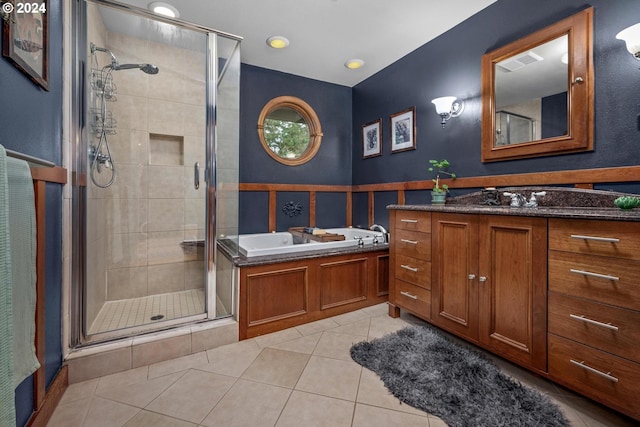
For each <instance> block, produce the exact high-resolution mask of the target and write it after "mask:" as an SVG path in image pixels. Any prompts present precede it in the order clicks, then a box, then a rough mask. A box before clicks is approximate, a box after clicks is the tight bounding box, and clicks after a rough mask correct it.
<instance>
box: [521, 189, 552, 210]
mask: <svg viewBox="0 0 640 427" xmlns="http://www.w3.org/2000/svg"><path fill="white" fill-rule="evenodd" d="M546 194H547V192H546V191H538V192H537V193H536V192H535V191H533V192H531V197H529V201H528V202H527V203H525V204H524V207H525V208H537V207H538V200H537V199H536V197H542V196H544V195H546Z"/></svg>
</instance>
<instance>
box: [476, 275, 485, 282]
mask: <svg viewBox="0 0 640 427" xmlns="http://www.w3.org/2000/svg"><path fill="white" fill-rule="evenodd" d="M478 280H480V281H481V282H486V281H487V278H486V277H484V276H480V278H479V279H478Z"/></svg>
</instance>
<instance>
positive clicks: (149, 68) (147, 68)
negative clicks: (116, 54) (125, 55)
mask: <svg viewBox="0 0 640 427" xmlns="http://www.w3.org/2000/svg"><path fill="white" fill-rule="evenodd" d="M111 68H112V69H113V70H114V71H119V70H133V69H136V68H139V69H140V70H142V71H143V72H145V73H147V74H158V71H160V69H159V68H158V67H156V66H155V65H151V64H118V63H115V64H111Z"/></svg>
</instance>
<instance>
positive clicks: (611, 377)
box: [569, 359, 618, 383]
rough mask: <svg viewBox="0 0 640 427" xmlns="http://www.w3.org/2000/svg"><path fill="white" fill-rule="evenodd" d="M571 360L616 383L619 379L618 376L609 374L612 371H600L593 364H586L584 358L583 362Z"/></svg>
mask: <svg viewBox="0 0 640 427" xmlns="http://www.w3.org/2000/svg"><path fill="white" fill-rule="evenodd" d="M569 361H570V362H571V363H573V364H574V365H576V366H579V367H581V368H582V369H586V370H587V371H589V372H593V373H594V374H597V375H600V376H601V377H605V378H606V379H608V380H610V381H613V382H614V383H617V382H618V379H617V378H616V377H614V376H613V375H609V374H611V371H609V372H607V373H604V372H602V371H599V370H597V369H596V368H592V367H591V366H589V365H587V364H585V363H584V360H583V361H582V362H578V361H577V360H573V359H569Z"/></svg>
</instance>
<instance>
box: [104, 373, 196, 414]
mask: <svg viewBox="0 0 640 427" xmlns="http://www.w3.org/2000/svg"><path fill="white" fill-rule="evenodd" d="M183 375H184V372H178V373H174V374H170V375H164V376H162V377H159V378H154V379H150V380H144V381H141V382H137V383H132V384H126V385H111V386H108V387H99V389H98V390H97V391H96V395H97V396H100V397H104V398H105V399H110V400H114V401H116V402H120V403H125V404H127V405H131V406H135V407H137V408H144V407H145V406H147V405H148V404H149V403H151V402H152V401H153V400H154V399H155V398H156V397H158V396H159V395H160V394H161V393H162V392H163V391H165V390H166V389H168V388H169V386H171V385H172V384H173V383H175V382H176V381H177V380H178V379H179V378H180V377H181V376H183Z"/></svg>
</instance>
